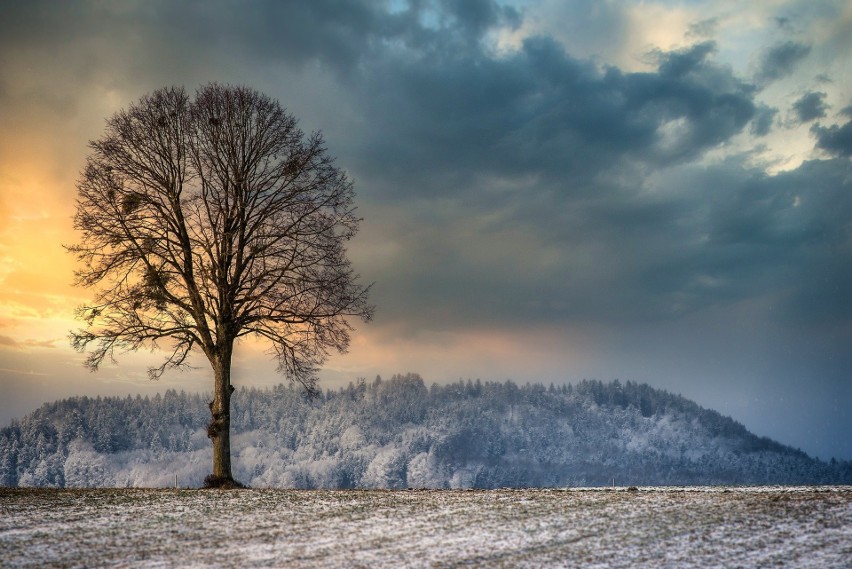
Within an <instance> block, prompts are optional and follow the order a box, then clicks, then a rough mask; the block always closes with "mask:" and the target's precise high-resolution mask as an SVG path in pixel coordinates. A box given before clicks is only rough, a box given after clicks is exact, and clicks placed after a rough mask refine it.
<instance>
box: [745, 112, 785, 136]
mask: <svg viewBox="0 0 852 569" xmlns="http://www.w3.org/2000/svg"><path fill="white" fill-rule="evenodd" d="M777 114H778V109H775V108H772V107H767V106H766V105H760V106H758V108H757V110H756V112H755V117H754V119H753V120H752V121H751V127H750V128H749V132H751V134H753V135H754V136H766V135H767V134H769V133H770V132H771V131H772V125H773V123H774V122H775V116H776V115H777Z"/></svg>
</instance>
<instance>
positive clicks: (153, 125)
mask: <svg viewBox="0 0 852 569" xmlns="http://www.w3.org/2000/svg"><path fill="white" fill-rule="evenodd" d="M90 147H91V149H92V152H91V154H90V155H89V157H88V160H87V163H86V167H85V170H84V171H83V173H82V175H81V178H80V181H79V182H78V186H77V189H78V200H77V210H76V215H75V217H74V224H75V228H76V229H77V230H79V231H80V232H82V239H81V241H80V243H79V244H76V245H73V246H70V247H69V250H70V251H71V252H73V253H74V254H75V255H76V256H77V258H78V260H79V261H80V262H81V266H82V269H80V270H78V271H77V272H76V274H75V276H76V283H77V284H79V285H82V286H86V287H92V288H93V289H95V296H94V300H93V302H92V303H91V305H86V306H82V307H80V308H79V309H78V317H80V318H82V319H83V320H84V321H85V323H86V327H85V328H84V329H80V330H78V331H75V332H72V333H71V340H72V344H73V346H74V347H75V348H76V349H77V350H78V351H81V352H84V351H88V357H87V359H86V365H87V366H88V367H89V368H91V369H92V370H97V369H98V366H99V365H100V364H101V363H102V362H103V361H104V359H105V358H110V359H111V360H113V361H114V359H115V355H116V354H118V353H122V352H126V351H134V350H137V349H139V348H142V347H161V348H166V352H165V353H166V358H165V360H164V361H163V362H162V364H161V365H160V366H159V367H156V368H152V369H151V370H149V374H150V376H151V378H158V377H159V376H160V375H162V374H163V372H164V371H165V370H167V369H169V368H181V367H184V366H186V365H187V357H188V356H189V354H190V352H191V351H192V350H193V349H194V348H200V349H201V351H202V352H203V353H204V355H205V356H207V359H208V360H209V361H210V365H211V366H212V368H213V377H214V396H213V401H212V402H211V403H210V411H211V415H212V420H211V422H210V424H209V425H208V436H209V437H210V438H211V440H212V443H213V474H212V475H211V476H210V477H208V481H207V483H208V485H225V486H227V485H235V484H238V483H236V482H235V481H234V480H233V476H232V474H231V453H230V399H231V394H232V393H233V391H234V387H233V386H232V383H231V359H232V356H233V352H234V345H235V343H236V342H237V340H239V339H240V338H242V337H244V336H246V335H254V336H257V337H260V338H262V339H265V340H268V341H269V344H270V345H271V353H272V354H274V356H275V357H276V358H277V361H278V366H279V371H280V372H282V373H283V374H284V375H285V376H286V377H288V378H289V379H290V380H292V381H295V382H297V383H299V384H301V385H302V386H304V388H305V389H306V390H307V391H308V392H311V393H313V392H314V391H315V390H316V382H317V375H316V372H317V370H318V368H319V366H320V365H321V364H322V363H323V362H324V361H325V359H326V358H327V356H328V354H329V353H330V352H331V351H332V350H337V351H338V352H345V351H346V349H347V347H348V344H349V333H350V331H351V325H350V323H349V321H348V320H347V317H361V318H363V319H364V320H365V321H367V320H369V319H370V317H371V315H372V311H373V307H372V306H370V305H369V304H368V302H367V292H368V288H369V287H366V288H365V287H362V286H360V285H359V284H357V282H356V281H357V275H355V274H354V273H353V271H352V268H351V265H350V263H349V261H348V259H347V258H346V252H345V249H344V245H345V242H346V241H347V240H349V239H350V238H351V237H352V236H353V235H354V234H355V232H356V231H357V229H358V222H359V221H360V220H359V219H358V218H357V217H356V216H355V214H354V209H353V205H352V202H353V197H354V192H353V189H352V183H351V182H350V181H349V179H348V177H347V176H346V174H345V173H344V172H343V171H342V170H340V169H339V168H337V167H336V166H335V165H334V162H333V159H332V158H330V157H329V155H328V153H327V151H326V148H325V146H324V143H323V140H322V137H321V135H319V134H312V135H309V136H308V135H305V134H304V133H303V132H302V131H301V130H299V129H298V127H297V125H296V120H295V119H294V118H293V116H292V115H289V114H287V113H286V112H285V111H284V109H282V108H281V106H280V104H279V103H278V102H277V101H274V100H272V99H270V98H269V97H266V96H265V95H263V94H260V93H258V92H256V91H254V90H251V89H248V88H245V87H230V86H222V85H217V84H211V85H208V86H206V87H203V88H202V89H200V90H199V91H198V92H197V93H196V97H195V99H194V100H192V99H191V98H190V97H189V96H188V95H187V94H186V92H185V91H184V89H182V88H167V89H160V90H157V91H155V92H154V93H152V94H150V95H147V96H144V97H142V99H141V100H139V102H137V103H136V104H134V105H132V106H131V107H130V108H129V109H127V110H123V111H119V112H118V113H116V114H115V115H114V116H112V117H111V118H110V119H108V120H107V126H106V132H105V134H104V135H103V137H102V138H100V139H98V140H96V141H93V142H91V143H90Z"/></svg>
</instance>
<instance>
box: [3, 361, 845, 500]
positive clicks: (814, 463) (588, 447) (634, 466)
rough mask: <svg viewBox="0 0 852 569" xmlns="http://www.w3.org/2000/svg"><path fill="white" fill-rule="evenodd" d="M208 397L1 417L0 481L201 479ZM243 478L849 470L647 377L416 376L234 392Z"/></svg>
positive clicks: (207, 451) (458, 483) (641, 479)
mask: <svg viewBox="0 0 852 569" xmlns="http://www.w3.org/2000/svg"><path fill="white" fill-rule="evenodd" d="M209 399H210V397H209V395H202V394H187V393H185V392H182V391H181V392H177V391H174V390H169V391H166V392H165V393H164V394H162V395H160V394H158V395H156V396H155V397H153V398H150V397H144V398H143V397H141V396H136V397H132V396H127V397H124V398H119V397H96V398H92V397H74V398H69V399H64V400H61V401H56V402H53V403H48V404H45V405H43V406H42V407H41V408H39V409H37V410H35V411H33V412H32V413H30V414H29V415H27V416H26V417H24V418H23V419H21V420H16V421H13V422H12V424H11V425H9V426H7V427H5V428H3V429H2V430H0V485H3V486H50V487H161V486H173V485H175V484H176V483H177V485H179V486H181V487H196V486H200V485H201V484H202V483H203V480H204V477H205V476H206V475H207V474H209V469H210V455H211V452H212V451H211V445H210V441H209V440H208V438H207V433H206V424H207V422H208V420H209V416H210V412H209V410H208V402H209ZM231 417H232V418H231V421H232V449H233V468H234V476H235V477H236V478H237V479H238V480H240V481H241V482H243V483H245V484H247V485H248V486H251V487H275V488H390V489H394V488H501V487H510V488H516V487H566V486H609V485H611V484H616V485H620V486H627V485H698V484H700V485H763V484H797V485H803V484H804V485H808V484H850V483H852V462H848V461H836V460H834V459H832V460H831V461H830V462H824V461H821V460H818V459H815V458H811V457H809V456H808V455H806V454H805V453H803V452H802V451H800V450H796V449H793V448H790V447H787V446H784V445H782V444H780V443H778V442H775V441H773V440H770V439H768V438H765V437H758V436H756V435H754V434H752V433H750V432H749V431H748V430H747V429H746V428H745V427H744V426H743V425H741V424H739V423H737V422H736V421H734V420H732V419H731V418H728V417H724V416H722V415H721V414H719V413H717V412H715V411H712V410H708V409H705V408H702V407H700V406H699V405H698V404H696V403H694V402H692V401H690V400H688V399H686V398H684V397H682V396H680V395H674V394H671V393H669V392H666V391H663V390H659V389H654V388H652V387H650V386H648V385H645V384H637V383H634V382H630V381H627V382H625V383H622V382H620V381H618V380H616V381H613V382H609V383H604V382H600V381H596V380H583V381H581V382H579V383H577V384H566V385H560V386H554V385H550V386H544V385H541V384H525V385H517V384H515V383H513V382H511V381H506V382H502V383H500V382H482V381H479V380H477V381H470V380H468V381H459V382H457V383H453V384H449V385H437V384H434V385H431V386H427V385H426V383H425V382H424V381H423V379H422V378H421V377H420V376H419V375H417V374H405V375H395V376H393V377H392V378H390V379H387V380H382V378H381V377H376V378H375V380H373V381H367V380H365V379H359V380H357V381H356V382H352V383H350V384H349V385H348V386H347V387H345V388H342V389H339V390H336V391H333V390H329V391H325V392H321V393H320V394H319V395H317V396H315V397H307V396H306V395H305V393H304V391H303V390H299V389H297V388H296V387H294V386H291V385H278V386H276V387H274V388H272V389H262V390H261V389H254V388H241V389H239V390H237V391H236V392H235V393H234V396H233V400H232V414H231Z"/></svg>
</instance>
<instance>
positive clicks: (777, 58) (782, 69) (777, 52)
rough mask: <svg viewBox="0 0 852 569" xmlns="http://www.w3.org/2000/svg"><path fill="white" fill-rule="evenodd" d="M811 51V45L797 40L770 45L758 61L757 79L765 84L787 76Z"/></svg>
mask: <svg viewBox="0 0 852 569" xmlns="http://www.w3.org/2000/svg"><path fill="white" fill-rule="evenodd" d="M810 52H811V46H810V45H807V44H804V43H799V42H795V41H786V42H784V43H779V44H776V45H774V46H772V47H770V48H769V49H767V50H766V51H765V52H764V53H763V54H762V56H761V58H760V61H759V62H758V69H757V72H756V73H755V81H756V82H757V83H758V84H762V85H765V84H768V83H771V82H773V81H776V80H778V79H781V78H783V77H786V76H787V75H789V74H790V73H792V72H793V69H795V67H796V65H797V64H798V63H799V62H800V61H801V60H803V59H804V58H805V57H807V56H808V55H809V54H810Z"/></svg>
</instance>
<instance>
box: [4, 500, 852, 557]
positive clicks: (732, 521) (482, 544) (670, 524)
mask: <svg viewBox="0 0 852 569" xmlns="http://www.w3.org/2000/svg"><path fill="white" fill-rule="evenodd" d="M0 560H2V561H0V564H2V565H3V566H4V567H16V568H17V567H104V566H109V567H127V568H130V567H240V568H241V569H247V568H250V567H371V568H372V567H456V566H464V567H578V566H583V567H820V568H828V567H837V568H839V567H850V566H852V487H821V488H786V487H768V488H640V489H638V490H636V489H630V490H627V489H624V488H607V489H566V490H556V489H554V490H488V491H478V490H474V491H451V490H436V491H428V490H407V491H380V490H351V491H296V490H230V491H213V490H186V489H175V490H162V489H160V490H141V489H120V490H117V489H107V490H48V489H0Z"/></svg>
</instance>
